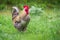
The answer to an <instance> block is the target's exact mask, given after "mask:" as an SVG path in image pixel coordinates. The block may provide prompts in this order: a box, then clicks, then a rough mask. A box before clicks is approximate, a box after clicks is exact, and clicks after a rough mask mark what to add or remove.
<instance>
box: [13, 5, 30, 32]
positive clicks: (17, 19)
mask: <svg viewBox="0 0 60 40" xmlns="http://www.w3.org/2000/svg"><path fill="white" fill-rule="evenodd" d="M12 8H13V11H12V21H13V25H14V27H15V28H16V29H18V30H19V31H25V30H26V28H27V25H28V24H29V21H30V16H29V7H28V6H27V5H25V6H23V8H24V9H23V10H22V11H20V13H19V9H18V8H17V7H12Z"/></svg>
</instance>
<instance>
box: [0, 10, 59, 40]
mask: <svg viewBox="0 0 60 40" xmlns="http://www.w3.org/2000/svg"><path fill="white" fill-rule="evenodd" d="M30 16H31V20H30V23H29V25H28V27H27V30H26V32H19V31H18V30H17V29H15V28H14V26H13V24H12V19H11V12H10V11H4V12H0V40H60V10H48V9H47V10H45V11H44V12H43V13H40V15H35V14H31V15H30Z"/></svg>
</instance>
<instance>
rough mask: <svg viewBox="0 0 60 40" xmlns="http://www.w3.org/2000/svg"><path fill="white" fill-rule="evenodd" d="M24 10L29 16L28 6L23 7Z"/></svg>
mask: <svg viewBox="0 0 60 40" xmlns="http://www.w3.org/2000/svg"><path fill="white" fill-rule="evenodd" d="M24 10H25V12H26V14H27V15H28V14H29V6H27V5H25V6H24Z"/></svg>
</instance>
